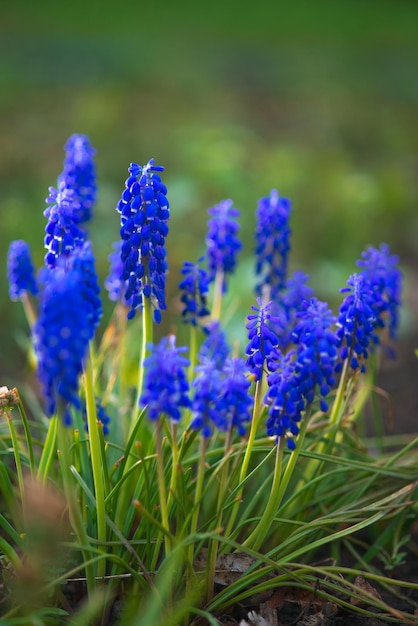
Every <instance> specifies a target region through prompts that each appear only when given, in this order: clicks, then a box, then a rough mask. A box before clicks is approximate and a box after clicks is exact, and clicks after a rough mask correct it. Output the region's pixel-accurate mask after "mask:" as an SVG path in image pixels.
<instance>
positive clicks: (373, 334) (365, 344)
mask: <svg viewBox="0 0 418 626" xmlns="http://www.w3.org/2000/svg"><path fill="white" fill-rule="evenodd" d="M341 293H347V295H346V297H345V298H344V300H343V302H342V304H341V306H340V311H339V315H338V321H337V326H338V329H337V338H338V346H339V347H340V357H341V359H342V360H345V359H347V358H348V359H349V362H350V367H351V368H352V369H353V370H357V369H358V368H360V370H361V372H365V371H366V364H365V362H366V361H367V359H368V356H369V351H370V350H372V349H373V348H374V346H375V345H376V344H378V343H379V337H378V334H377V330H376V328H377V327H378V326H380V327H382V325H383V322H380V324H379V321H378V318H377V312H379V311H381V310H382V297H381V295H380V294H379V293H378V292H377V291H374V290H373V289H372V287H371V285H370V283H369V281H368V280H367V279H366V277H365V276H364V275H363V274H353V275H352V276H350V278H349V279H348V280H347V287H344V288H343V289H341ZM339 369H341V368H340V366H337V371H338V370H339Z"/></svg>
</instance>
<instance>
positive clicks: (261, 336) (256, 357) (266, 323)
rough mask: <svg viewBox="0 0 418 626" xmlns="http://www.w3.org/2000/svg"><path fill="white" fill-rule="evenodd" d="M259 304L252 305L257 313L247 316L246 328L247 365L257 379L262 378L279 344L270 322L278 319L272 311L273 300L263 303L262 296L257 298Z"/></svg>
mask: <svg viewBox="0 0 418 626" xmlns="http://www.w3.org/2000/svg"><path fill="white" fill-rule="evenodd" d="M257 304H258V306H252V307H251V309H252V310H253V311H255V313H251V314H250V315H248V317H247V320H248V322H247V324H246V329H247V330H248V341H249V343H248V345H247V348H246V351H245V354H246V355H247V362H246V365H247V367H248V368H249V369H250V371H251V374H252V377H253V379H254V380H255V381H259V380H260V379H261V377H262V375H263V371H264V370H265V368H266V364H267V367H268V361H269V359H270V357H271V356H272V354H273V353H274V351H275V350H276V348H277V347H278V345H279V338H278V337H277V335H276V333H275V332H273V330H271V328H270V323H273V322H275V321H277V319H276V318H274V317H273V318H272V315H271V313H270V310H271V306H272V302H271V300H270V302H268V303H267V304H266V305H263V304H262V300H261V298H257Z"/></svg>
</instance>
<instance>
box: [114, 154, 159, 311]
mask: <svg viewBox="0 0 418 626" xmlns="http://www.w3.org/2000/svg"><path fill="white" fill-rule="evenodd" d="M163 170H164V168H163V167H162V166H161V165H154V159H150V161H148V163H147V164H146V165H144V166H140V165H138V164H137V163H131V165H130V167H129V173H130V176H129V178H128V179H127V180H126V182H125V191H124V192H123V194H122V197H121V199H120V201H119V203H118V205H117V207H116V210H117V211H118V213H120V216H121V217H120V224H121V228H120V235H121V239H122V247H121V259H122V263H123V272H122V275H121V280H123V281H125V280H126V281H127V282H128V287H127V289H126V291H125V299H126V301H127V302H128V303H129V306H130V311H129V313H128V319H131V318H133V317H134V316H135V313H136V311H137V309H138V308H139V307H141V306H142V302H143V300H142V299H143V298H144V297H145V298H149V299H150V300H151V303H152V306H153V309H154V321H155V322H156V323H159V322H160V321H161V311H163V310H164V309H165V308H166V301H165V284H166V272H167V261H166V250H165V238H166V236H167V234H168V220H169V217H170V212H169V204H168V200H167V198H166V194H167V188H166V186H165V185H164V183H163V182H162V180H161V178H160V176H159V174H158V172H162V171H163Z"/></svg>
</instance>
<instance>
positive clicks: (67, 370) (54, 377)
mask: <svg viewBox="0 0 418 626" xmlns="http://www.w3.org/2000/svg"><path fill="white" fill-rule="evenodd" d="M81 284H82V276H81V275H80V272H79V270H78V269H74V270H69V271H68V270H64V269H63V268H62V267H57V268H55V269H54V270H52V271H50V275H49V279H48V281H47V283H46V285H45V287H44V289H43V292H42V294H41V306H40V315H39V318H38V320H37V322H36V324H35V326H34V328H33V335H34V347H35V352H36V355H37V358H38V377H39V380H40V381H41V384H42V391H43V395H44V398H45V400H46V413H47V415H48V416H50V417H52V416H53V415H54V414H55V413H56V412H57V411H61V412H62V415H63V418H64V421H65V422H66V423H67V424H68V423H70V421H71V420H70V414H69V412H68V410H67V407H68V405H70V406H73V407H75V408H76V409H81V403H80V397H79V393H78V391H79V379H80V374H81V372H82V369H83V361H84V359H85V357H86V354H87V347H88V343H89V340H90V338H91V335H92V326H91V321H90V319H89V308H90V307H89V304H88V300H87V299H86V298H85V297H84V295H83V293H82V288H81Z"/></svg>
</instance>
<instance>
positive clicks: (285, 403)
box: [264, 350, 305, 450]
mask: <svg viewBox="0 0 418 626" xmlns="http://www.w3.org/2000/svg"><path fill="white" fill-rule="evenodd" d="M294 354H295V352H294V351H291V352H288V353H287V354H283V353H282V352H281V351H280V350H278V351H276V353H275V359H274V361H272V362H271V369H272V372H271V373H270V374H269V375H268V377H267V383H268V390H267V393H266V395H265V397H264V404H265V406H267V407H268V417H267V421H266V431H267V435H268V436H269V437H275V438H276V442H278V440H279V439H280V438H281V437H284V438H285V439H286V443H287V447H288V448H289V450H294V449H295V444H294V441H293V437H295V436H296V435H298V434H299V423H300V421H301V419H302V412H303V410H304V408H305V401H304V398H303V394H302V390H301V389H300V385H299V379H298V376H297V374H296V363H295V361H294Z"/></svg>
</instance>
